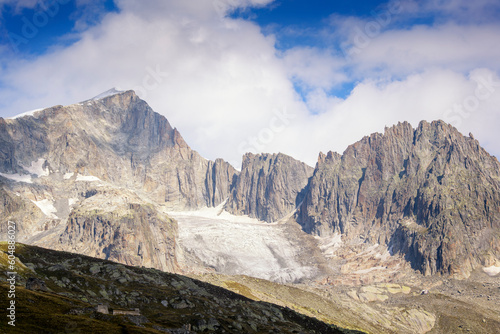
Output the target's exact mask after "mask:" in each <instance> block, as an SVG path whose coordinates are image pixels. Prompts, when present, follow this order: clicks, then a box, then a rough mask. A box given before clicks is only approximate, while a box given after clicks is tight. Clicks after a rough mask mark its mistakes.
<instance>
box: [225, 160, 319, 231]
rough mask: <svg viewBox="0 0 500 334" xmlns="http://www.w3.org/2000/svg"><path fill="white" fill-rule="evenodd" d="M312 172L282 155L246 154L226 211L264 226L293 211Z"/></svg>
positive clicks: (311, 169)
mask: <svg viewBox="0 0 500 334" xmlns="http://www.w3.org/2000/svg"><path fill="white" fill-rule="evenodd" d="M312 172H313V168H311V167H309V166H307V165H306V164H304V163H302V162H300V161H298V160H295V159H293V158H291V157H289V156H287V155H285V154H281V153H280V154H258V155H254V154H252V153H247V154H245V156H244V157H243V163H242V168H241V173H240V175H239V177H238V179H237V180H236V184H235V186H234V189H233V191H232V193H231V196H230V197H229V199H228V201H227V203H226V207H225V208H226V210H227V211H229V212H231V213H234V214H238V215H249V216H250V217H255V218H258V219H261V220H264V221H267V222H273V221H277V220H279V219H280V218H282V217H284V216H285V215H287V214H288V213H290V212H292V211H293V210H295V208H296V206H297V204H298V203H299V202H300V201H301V200H302V193H301V192H302V191H303V190H304V187H305V186H306V185H307V181H308V179H309V177H311V175H312Z"/></svg>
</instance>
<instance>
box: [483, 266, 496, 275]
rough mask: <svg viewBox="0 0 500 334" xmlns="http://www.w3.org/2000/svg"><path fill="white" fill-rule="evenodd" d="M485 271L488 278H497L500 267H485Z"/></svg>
mask: <svg viewBox="0 0 500 334" xmlns="http://www.w3.org/2000/svg"><path fill="white" fill-rule="evenodd" d="M483 271H484V272H485V273H486V274H488V276H491V277H493V276H496V275H498V274H500V267H497V266H491V267H484V268H483Z"/></svg>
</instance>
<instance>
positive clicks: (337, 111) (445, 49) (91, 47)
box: [0, 0, 500, 166]
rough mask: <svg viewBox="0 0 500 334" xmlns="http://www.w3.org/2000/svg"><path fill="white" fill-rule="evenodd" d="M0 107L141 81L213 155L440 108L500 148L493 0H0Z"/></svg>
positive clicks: (379, 125) (344, 141)
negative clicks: (497, 126)
mask: <svg viewBox="0 0 500 334" xmlns="http://www.w3.org/2000/svg"><path fill="white" fill-rule="evenodd" d="M0 11H1V16H0V117H10V116H13V115H16V114H19V113H21V112H24V111H26V110H31V109H36V108H42V107H49V106H52V105H56V104H63V105H67V104H72V103H75V102H78V101H83V100H85V99H88V98H90V97H92V96H94V95H98V94H99V93H100V92H102V91H105V90H107V89H109V88H111V87H117V88H119V89H134V90H135V91H136V92H137V94H138V95H139V96H140V97H142V98H144V99H145V100H146V101H147V102H148V103H149V104H150V105H151V106H152V107H153V109H155V110H156V111H158V112H160V113H162V114H163V115H165V116H166V117H167V118H168V119H169V121H170V122H171V123H172V125H173V126H176V127H178V128H179V130H180V132H181V133H182V135H183V136H184V137H185V139H186V141H187V142H188V143H189V144H190V145H191V146H192V148H194V149H196V150H198V151H199V152H200V153H201V154H202V155H204V156H205V157H207V158H210V159H215V158H217V157H222V158H224V159H226V160H228V161H230V162H231V163H232V164H234V165H236V166H239V164H240V159H241V155H242V154H243V153H245V152H246V151H252V152H284V153H287V154H290V155H292V156H294V157H296V158H299V159H300V160H303V161H306V162H307V163H309V164H311V165H314V163H315V161H316V159H317V155H318V153H319V151H329V150H334V151H339V152H340V153H341V152H342V151H343V150H344V149H345V148H346V147H347V145H349V144H351V143H353V142H355V141H357V140H359V139H360V138H361V137H363V136H364V135H368V134H370V133H372V132H383V131H384V128H385V126H391V125H393V124H395V123H397V122H398V121H409V122H410V123H412V124H413V125H414V126H416V125H417V124H418V122H419V121H421V120H428V121H432V120H434V119H444V120H445V121H448V122H450V123H451V124H453V125H454V126H456V127H457V128H458V129H459V130H460V131H461V132H463V133H465V134H468V133H469V132H473V133H474V136H475V138H476V139H478V140H479V141H480V143H481V144H482V145H483V146H484V147H485V148H486V149H487V150H488V151H489V152H490V153H492V154H497V155H498V154H500V138H499V136H498V134H497V133H498V131H497V129H496V125H497V124H499V123H500V114H499V111H498V110H499V109H498V105H499V104H500V79H499V73H500V65H499V62H498V59H499V57H500V19H499V17H500V2H498V1H497V0H478V1H474V2H471V1H465V0H442V1H430V0H422V1H416V0H401V1H398V0H391V1H389V2H387V1H324V0H314V1H303V0H288V1H284V0H282V1H273V0H209V1H207V0H191V1H182V0H169V1H164V0H148V1H138V0H115V1H112V0H100V1H99V0H97V1H91V0H73V1H69V0H48V1H42V0H38V1H37V0H17V1H14V0H0Z"/></svg>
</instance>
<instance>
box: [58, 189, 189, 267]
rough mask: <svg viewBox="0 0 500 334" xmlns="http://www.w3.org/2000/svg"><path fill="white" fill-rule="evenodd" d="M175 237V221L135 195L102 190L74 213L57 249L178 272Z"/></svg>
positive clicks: (85, 201) (86, 200)
mask: <svg viewBox="0 0 500 334" xmlns="http://www.w3.org/2000/svg"><path fill="white" fill-rule="evenodd" d="M124 194H125V195H126V196H128V197H129V198H128V199H124V198H123V197H122V196H123V195H124ZM176 236H177V224H176V222H175V221H174V220H173V219H171V218H169V217H168V216H167V215H165V214H161V213H160V212H158V210H156V209H155V207H154V206H153V205H151V204H148V203H144V202H141V200H140V199H139V198H137V197H136V196H134V195H133V194H132V193H129V194H126V193H124V192H119V193H118V192H116V191H113V190H106V191H102V190H99V192H98V193H97V194H95V195H93V196H91V197H89V198H88V199H85V200H84V201H83V202H81V203H80V205H79V206H78V207H77V208H75V209H74V210H72V212H71V214H70V216H69V219H68V224H67V226H66V228H65V230H64V232H63V233H62V234H61V235H60V237H59V244H60V245H61V246H60V247H58V248H60V249H64V250H66V251H72V252H75V253H80V254H83V253H85V254H86V255H90V256H93V257H97V258H105V259H108V260H110V261H116V262H120V263H124V264H127V265H133V266H145V267H148V268H157V269H161V270H163V271H169V272H178V269H179V268H178V265H177V261H176Z"/></svg>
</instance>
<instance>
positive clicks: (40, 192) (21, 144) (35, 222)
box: [0, 91, 237, 270]
mask: <svg viewBox="0 0 500 334" xmlns="http://www.w3.org/2000/svg"><path fill="white" fill-rule="evenodd" d="M236 176H237V171H236V170H235V169H234V168H233V167H232V166H231V165H229V164H228V163H227V162H225V161H223V160H221V159H218V160H216V161H215V162H212V161H208V160H206V159H204V158H202V157H201V156H200V155H199V154H198V153H197V152H195V151H193V150H191V148H190V147H189V146H188V145H187V144H186V142H185V141H184V140H183V138H182V136H181V135H180V133H179V132H178V131H177V130H176V129H175V128H172V126H171V125H170V124H169V122H168V121H167V119H166V118H165V117H163V116H161V115H160V114H158V113H155V112H154V111H153V110H152V109H151V108H150V107H149V106H148V104H147V103H146V102H144V101H143V100H141V99H139V98H138V97H137V95H136V94H135V93H134V92H133V91H127V92H118V93H116V92H114V93H113V94H104V95H103V97H101V98H96V99H92V100H88V101H84V102H81V103H77V104H74V105H70V106H66V107H63V106H55V107H52V108H48V109H44V110H41V111H37V112H34V113H33V114H32V115H27V116H24V117H18V118H15V119H2V118H0V219H1V220H2V221H7V220H13V221H15V222H16V227H17V229H18V235H17V237H18V240H19V241H24V242H29V243H34V244H39V245H44V246H46V247H51V248H55V249H72V250H76V251H79V252H82V253H85V254H88V255H92V256H98V257H103V258H108V259H113V260H116V261H121V262H123V263H127V264H132V265H141V264H142V265H147V266H154V267H156V268H159V269H163V270H175V268H176V263H175V256H174V255H175V254H174V253H175V233H176V222H175V221H173V220H171V219H169V218H168V217H167V216H166V215H165V214H163V213H162V212H163V211H164V210H185V209H195V208H200V207H205V206H217V205H219V204H220V203H222V202H223V201H224V200H225V199H226V198H227V197H228V196H229V193H230V187H231V184H232V183H233V179H234V178H235V177H236ZM4 225H5V226H4ZM6 233H7V225H6V224H3V225H2V226H0V237H1V238H2V239H4V238H5V237H6ZM65 247H67V248H65Z"/></svg>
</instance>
